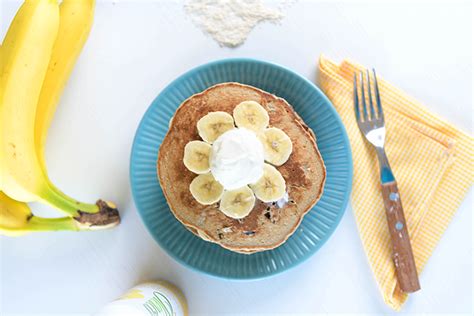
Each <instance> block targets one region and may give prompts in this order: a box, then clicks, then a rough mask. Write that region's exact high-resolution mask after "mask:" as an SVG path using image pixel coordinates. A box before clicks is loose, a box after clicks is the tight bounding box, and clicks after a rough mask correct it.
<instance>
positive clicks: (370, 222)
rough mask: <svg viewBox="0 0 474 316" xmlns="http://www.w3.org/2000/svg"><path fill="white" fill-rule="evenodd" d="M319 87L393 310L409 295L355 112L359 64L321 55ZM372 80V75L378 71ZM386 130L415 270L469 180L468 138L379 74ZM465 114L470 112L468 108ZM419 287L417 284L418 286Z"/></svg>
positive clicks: (423, 261) (374, 264)
mask: <svg viewBox="0 0 474 316" xmlns="http://www.w3.org/2000/svg"><path fill="white" fill-rule="evenodd" d="M319 70H320V86H321V88H322V89H323V91H324V93H325V94H326V95H327V96H328V97H329V99H330V100H331V101H332V103H333V105H334V106H335V108H336V110H337V111H338V113H339V114H340V116H341V118H342V121H343V122H344V125H345V127H346V129H347V133H348V135H349V139H350V143H351V147H352V155H353V161H354V180H353V187H352V196H351V202H352V208H353V210H354V214H355V218H356V221H357V226H358V229H359V233H360V236H361V239H362V243H363V245H364V248H365V252H366V254H367V257H368V259H369V262H370V266H371V268H372V271H373V273H374V275H375V279H376V280H377V283H378V285H379V288H380V290H381V292H382V294H383V298H384V300H385V302H386V303H387V304H388V305H389V306H390V307H392V308H393V309H395V310H399V309H400V308H401V307H402V305H403V303H404V302H405V301H406V299H407V295H406V294H404V293H402V292H401V291H400V289H399V288H398V286H397V278H396V275H395V268H394V265H393V263H392V259H391V244H390V236H389V232H388V228H387V222H386V218H385V210H384V206H383V201H382V194H381V191H380V180H379V170H378V162H377V157H376V154H375V151H374V150H373V149H372V147H371V146H369V145H368V143H367V142H365V141H364V139H363V138H362V135H361V133H360V132H359V129H358V127H357V123H356V121H355V117H354V104H353V94H352V91H353V75H354V71H359V70H365V67H362V66H360V65H357V64H355V63H352V62H349V61H343V62H342V63H341V64H340V65H337V64H335V63H334V62H332V61H330V60H328V59H326V58H325V57H321V58H320V61H319ZM377 78H378V77H377ZM378 79H379V80H378V83H379V88H380V93H381V99H382V106H383V110H384V115H385V125H386V128H387V138H386V150H387V155H388V158H389V161H390V164H391V167H392V170H393V172H394V174H395V177H396V179H397V182H398V186H399V190H400V195H401V200H402V203H403V208H404V211H405V217H406V220H407V226H408V232H409V234H410V237H411V242H412V247H413V252H414V256H415V261H416V266H417V270H418V273H420V272H421V271H422V269H423V267H424V265H425V264H426V262H427V261H428V258H429V257H430V255H431V253H432V252H433V249H434V248H435V247H436V244H437V243H438V241H439V239H440V238H441V235H442V234H443V232H444V230H445V229H446V227H447V226H448V224H449V222H450V221H451V218H452V217H453V215H454V213H455V212H456V209H457V208H458V206H459V204H460V203H461V201H462V200H463V198H464V196H465V194H466V193H467V191H468V189H469V188H470V186H471V185H472V182H473V180H474V176H473V173H474V171H473V156H474V155H473V147H474V145H473V144H474V139H473V138H472V137H470V136H469V135H467V134H465V133H463V132H461V131H460V130H458V129H456V128H455V127H454V126H452V125H451V124H449V123H447V122H445V121H444V120H443V119H441V118H439V117H437V116H436V115H434V114H432V113H431V112H429V111H428V110H427V109H426V108H425V107H424V106H423V105H421V104H420V103H419V102H417V101H416V100H414V99H412V98H410V97H409V96H407V95H406V94H405V93H403V92H402V91H400V90H398V89H397V88H395V87H393V86H392V85H390V84H389V83H387V82H385V81H384V80H383V79H382V78H378ZM466 115H471V113H466ZM421 288H422V291H423V284H421Z"/></svg>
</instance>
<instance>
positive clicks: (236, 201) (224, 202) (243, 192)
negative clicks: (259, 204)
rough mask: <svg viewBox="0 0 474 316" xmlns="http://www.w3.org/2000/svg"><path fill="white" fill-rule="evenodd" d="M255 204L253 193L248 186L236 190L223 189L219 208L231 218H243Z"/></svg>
mask: <svg viewBox="0 0 474 316" xmlns="http://www.w3.org/2000/svg"><path fill="white" fill-rule="evenodd" d="M254 205H255V195H254V194H253V192H252V190H250V188H249V187H248V186H244V187H241V188H239V189H236V190H231V191H224V194H223V195H222V198H221V205H220V207H219V209H220V210H221V212H222V213H224V214H225V215H227V216H229V217H232V218H237V219H238V218H244V217H245V216H247V215H249V213H250V211H251V210H252V209H253V207H254Z"/></svg>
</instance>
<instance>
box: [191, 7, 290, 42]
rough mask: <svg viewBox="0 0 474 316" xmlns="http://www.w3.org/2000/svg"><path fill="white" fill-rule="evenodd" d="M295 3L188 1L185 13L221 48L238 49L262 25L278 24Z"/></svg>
mask: <svg viewBox="0 0 474 316" xmlns="http://www.w3.org/2000/svg"><path fill="white" fill-rule="evenodd" d="M294 2H295V1H294V0H279V1H278V0H275V1H271V3H272V5H267V4H265V3H264V1H262V0H188V1H186V3H185V4H184V10H185V11H186V13H187V14H188V15H189V17H190V18H191V21H192V22H193V23H194V24H195V25H196V26H197V27H199V28H200V29H201V30H202V31H203V32H204V33H207V34H209V35H210V36H212V38H213V39H214V40H216V41H217V42H218V43H219V45H220V46H227V47H236V46H239V45H241V44H242V43H244V42H245V40H246V39H247V37H248V35H249V34H250V32H251V31H252V29H253V28H254V27H255V26H257V24H259V23H261V22H266V21H268V22H271V23H278V22H279V21H280V20H281V19H283V17H284V13H283V11H284V10H285V9H286V8H288V7H289V6H290V5H291V4H293V3H294Z"/></svg>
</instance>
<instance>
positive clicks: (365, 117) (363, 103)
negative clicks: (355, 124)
mask: <svg viewBox="0 0 474 316" xmlns="http://www.w3.org/2000/svg"><path fill="white" fill-rule="evenodd" d="M360 92H361V95H362V100H361V101H362V109H363V112H364V121H368V120H369V117H368V115H367V104H366V102H365V92H364V73H363V72H362V71H361V72H360Z"/></svg>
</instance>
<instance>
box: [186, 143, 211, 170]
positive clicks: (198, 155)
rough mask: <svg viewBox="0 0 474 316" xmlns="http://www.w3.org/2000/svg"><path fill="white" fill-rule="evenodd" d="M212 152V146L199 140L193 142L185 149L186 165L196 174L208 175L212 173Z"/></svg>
mask: <svg viewBox="0 0 474 316" xmlns="http://www.w3.org/2000/svg"><path fill="white" fill-rule="evenodd" d="M211 150H212V147H211V145H209V144H208V143H205V142H202V141H199V140H193V141H191V142H189V143H187V144H186V146H185V147H184V158H183V162H184V165H185V166H186V168H188V169H189V171H192V172H194V173H197V174H203V173H208V172H209V171H211V167H210V165H209V157H210V154H211Z"/></svg>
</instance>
